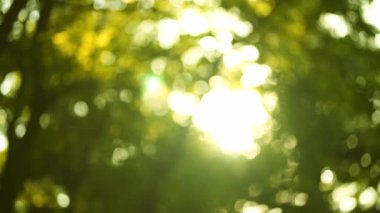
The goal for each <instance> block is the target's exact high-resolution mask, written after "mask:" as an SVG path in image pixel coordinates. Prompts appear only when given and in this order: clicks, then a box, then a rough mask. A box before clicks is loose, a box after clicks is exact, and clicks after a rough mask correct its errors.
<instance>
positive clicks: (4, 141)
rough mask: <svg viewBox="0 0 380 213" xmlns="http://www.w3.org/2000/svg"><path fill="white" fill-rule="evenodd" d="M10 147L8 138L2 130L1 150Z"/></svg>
mask: <svg viewBox="0 0 380 213" xmlns="http://www.w3.org/2000/svg"><path fill="white" fill-rule="evenodd" d="M7 149H8V138H7V136H6V135H4V134H3V133H2V132H0V152H4V151H6V150H7Z"/></svg>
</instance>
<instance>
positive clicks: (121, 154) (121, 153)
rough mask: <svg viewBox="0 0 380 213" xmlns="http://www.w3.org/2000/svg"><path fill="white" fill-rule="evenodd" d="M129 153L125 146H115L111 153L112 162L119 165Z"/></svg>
mask: <svg viewBox="0 0 380 213" xmlns="http://www.w3.org/2000/svg"><path fill="white" fill-rule="evenodd" d="M129 156H130V154H129V152H128V150H127V149H126V148H121V147H118V148H115V149H114V150H113V154H112V164H113V165H115V166H119V165H120V164H121V163H122V162H123V161H125V160H127V159H128V158H129Z"/></svg>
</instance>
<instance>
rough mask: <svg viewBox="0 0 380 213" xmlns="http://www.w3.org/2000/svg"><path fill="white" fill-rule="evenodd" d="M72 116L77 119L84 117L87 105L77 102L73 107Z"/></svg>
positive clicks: (86, 112)
mask: <svg viewBox="0 0 380 213" xmlns="http://www.w3.org/2000/svg"><path fill="white" fill-rule="evenodd" d="M73 110H74V114H75V115H76V116H78V117H86V116H87V114H88V110H89V109H88V105H87V103H86V102H84V101H77V102H76V103H75V104H74V107H73Z"/></svg>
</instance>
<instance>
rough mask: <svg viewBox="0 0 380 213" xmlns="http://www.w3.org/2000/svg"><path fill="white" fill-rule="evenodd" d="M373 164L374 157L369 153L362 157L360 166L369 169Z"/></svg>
mask: <svg viewBox="0 0 380 213" xmlns="http://www.w3.org/2000/svg"><path fill="white" fill-rule="evenodd" d="M371 162H372V157H371V155H370V154H369V153H365V154H363V155H362V157H361V158H360V164H361V165H362V167H368V166H369V165H370V164H371Z"/></svg>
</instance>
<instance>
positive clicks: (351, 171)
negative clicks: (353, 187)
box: [348, 163, 360, 177]
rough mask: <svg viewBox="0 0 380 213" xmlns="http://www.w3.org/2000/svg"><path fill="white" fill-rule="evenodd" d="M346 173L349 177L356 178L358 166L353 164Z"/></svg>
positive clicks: (358, 172) (358, 171) (358, 170)
mask: <svg viewBox="0 0 380 213" xmlns="http://www.w3.org/2000/svg"><path fill="white" fill-rule="evenodd" d="M348 173H349V174H350V176H351V177H355V176H358V175H359V174H360V165H359V164H358V163H353V164H351V165H350V167H349V168H348Z"/></svg>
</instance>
